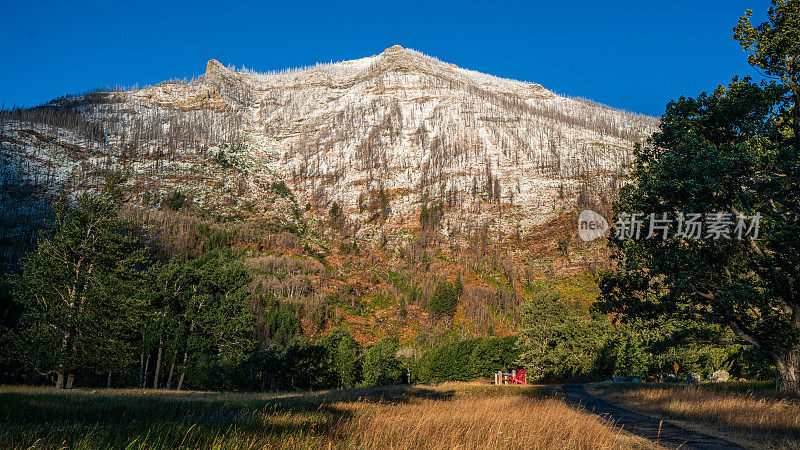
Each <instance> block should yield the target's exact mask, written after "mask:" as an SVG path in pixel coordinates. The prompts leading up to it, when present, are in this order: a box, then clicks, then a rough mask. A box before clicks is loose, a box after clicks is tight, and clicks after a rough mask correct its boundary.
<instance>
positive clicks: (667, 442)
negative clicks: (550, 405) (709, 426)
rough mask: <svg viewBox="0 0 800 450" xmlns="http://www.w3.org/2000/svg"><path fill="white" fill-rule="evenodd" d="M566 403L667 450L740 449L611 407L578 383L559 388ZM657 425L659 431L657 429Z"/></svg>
mask: <svg viewBox="0 0 800 450" xmlns="http://www.w3.org/2000/svg"><path fill="white" fill-rule="evenodd" d="M561 389H562V390H563V392H564V395H565V396H566V398H567V402H568V403H570V404H573V405H579V406H581V407H582V408H585V409H586V411H587V412H592V413H594V414H597V415H599V416H602V417H605V418H607V419H609V420H611V421H613V422H614V423H615V424H616V425H617V426H619V427H622V429H624V430H625V431H628V432H630V433H633V434H635V435H637V436H641V437H643V438H645V439H649V440H651V441H653V442H656V443H658V445H661V446H664V447H668V448H682V449H714V450H717V449H742V448H744V447H741V446H739V445H737V444H734V443H732V442H729V441H726V440H724V439H720V438H716V437H712V436H707V435H705V434H701V433H698V432H696V431H691V430H687V429H685V428H681V427H679V426H677V425H674V424H672V423H669V422H667V421H666V420H665V421H663V422H662V421H660V420H657V419H653V418H652V417H647V416H645V415H643V414H639V413H637V412H634V411H630V410H627V409H624V408H621V407H619V406H616V405H613V404H611V403H609V402H607V401H605V400H602V399H599V398H597V397H594V396H592V395H591V394H589V393H588V392H586V390H585V389H584V388H583V386H582V385H580V384H565V385H562V386H561ZM659 424H660V429H659Z"/></svg>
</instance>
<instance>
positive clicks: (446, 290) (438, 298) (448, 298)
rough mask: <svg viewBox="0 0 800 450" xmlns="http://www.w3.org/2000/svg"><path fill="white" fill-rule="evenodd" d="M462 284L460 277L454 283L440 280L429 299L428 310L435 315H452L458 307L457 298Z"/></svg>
mask: <svg viewBox="0 0 800 450" xmlns="http://www.w3.org/2000/svg"><path fill="white" fill-rule="evenodd" d="M462 290H463V285H461V283H460V279H459V280H458V281H457V282H456V283H455V284H453V283H450V282H447V281H442V282H439V283H437V284H436V289H435V290H434V291H433V295H432V296H431V299H430V301H429V302H428V310H430V312H431V314H433V315H434V316H436V317H441V316H451V317H452V316H453V315H454V314H455V312H456V308H457V307H458V298H459V297H460V296H461V291H462Z"/></svg>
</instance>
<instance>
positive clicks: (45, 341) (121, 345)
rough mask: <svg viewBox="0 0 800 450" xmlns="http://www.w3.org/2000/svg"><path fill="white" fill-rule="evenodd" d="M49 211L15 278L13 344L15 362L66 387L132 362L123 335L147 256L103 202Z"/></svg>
mask: <svg viewBox="0 0 800 450" xmlns="http://www.w3.org/2000/svg"><path fill="white" fill-rule="evenodd" d="M54 212H55V217H54V220H53V223H51V224H50V225H49V227H47V228H46V229H45V230H43V232H42V233H41V237H40V240H39V243H38V245H37V247H36V250H34V251H32V252H31V253H29V254H27V255H26V256H25V258H24V260H23V262H22V270H21V275H20V276H18V277H16V278H15V279H14V280H13V290H14V295H13V297H14V301H15V302H16V303H17V304H18V305H19V307H20V308H21V310H22V315H21V317H20V319H19V324H18V327H17V328H15V329H14V330H12V332H11V333H12V338H11V339H10V342H13V343H14V347H13V349H11V353H12V354H13V357H14V358H15V359H17V360H18V361H20V362H21V363H22V364H23V365H24V366H26V367H28V368H31V369H34V370H36V371H37V372H39V373H42V374H48V375H49V374H55V375H58V385H59V386H60V387H63V381H64V376H65V375H67V374H70V373H73V372H74V371H75V370H77V369H81V368H88V369H95V370H113V369H118V368H120V367H123V366H124V365H125V364H126V363H127V361H129V360H130V355H131V354H132V351H133V348H132V346H131V345H130V342H129V341H128V340H126V337H128V336H129V335H130V334H131V333H132V332H133V330H134V329H135V327H136V325H137V317H136V314H135V311H136V308H137V306H138V305H137V304H136V302H135V300H133V299H131V298H130V296H128V295H127V293H128V291H129V289H130V288H131V284H132V282H133V280H134V279H135V277H136V275H137V272H138V271H139V269H140V268H141V267H142V265H143V264H145V263H146V258H145V249H144V245H143V244H142V241H141V239H140V238H139V234H138V232H137V230H136V229H135V228H134V227H133V226H132V225H131V224H130V223H128V222H125V221H122V220H120V219H118V218H117V215H116V211H115V206H114V205H113V204H112V203H110V202H109V201H107V200H106V199H104V198H102V197H94V196H90V195H88V194H84V195H81V196H79V197H78V198H77V199H76V200H75V201H74V202H69V201H67V200H62V201H60V202H59V203H57V204H56V205H55V207H54Z"/></svg>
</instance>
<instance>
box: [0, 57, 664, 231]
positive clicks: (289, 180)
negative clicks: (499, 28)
mask: <svg viewBox="0 0 800 450" xmlns="http://www.w3.org/2000/svg"><path fill="white" fill-rule="evenodd" d="M114 97H115V101H114V102H103V103H92V102H91V101H90V100H91V98H90V97H88V96H87V97H86V98H83V97H76V98H70V99H69V100H68V101H69V102H71V103H72V104H80V105H81V109H80V112H81V113H82V114H85V116H86V118H87V120H91V121H95V122H97V121H103V120H104V119H107V120H106V121H105V122H106V123H104V124H102V127H101V128H102V129H103V130H104V131H105V133H106V134H107V138H106V139H105V140H104V142H103V144H102V145H103V149H102V157H103V160H102V161H100V160H99V157H98V162H97V164H98V165H100V164H101V162H102V164H106V160H107V161H108V163H110V164H112V165H113V164H118V165H119V166H122V163H121V162H120V161H125V164H127V165H126V167H125V172H126V173H130V182H131V184H136V183H141V184H142V185H147V186H154V185H158V186H159V190H160V191H161V192H156V193H154V194H157V195H159V196H160V195H163V194H166V193H167V192H170V191H173V190H181V191H182V192H185V193H187V194H189V195H190V196H191V197H193V198H194V199H195V200H196V202H197V203H198V204H200V206H201V207H203V208H204V209H207V210H213V211H214V212H215V213H217V214H222V213H225V212H226V211H222V209H223V208H225V209H227V210H228V211H227V212H228V213H230V215H236V214H245V212H246V211H247V210H254V211H265V210H268V211H270V212H271V211H274V210H275V208H273V207H271V205H270V204H269V203H268V202H267V201H266V200H265V199H266V198H267V197H268V195H267V194H269V188H268V187H269V186H270V185H271V183H275V182H279V181H280V182H285V186H286V187H287V188H288V189H289V190H290V191H291V193H292V195H293V198H294V200H296V203H297V204H298V205H303V206H304V205H306V204H308V205H309V206H310V207H311V208H310V210H311V211H312V212H319V213H321V214H322V215H324V214H325V213H327V211H329V210H330V207H331V205H332V204H333V203H334V202H336V203H337V204H338V206H339V207H340V209H341V211H342V214H343V216H344V217H346V218H347V219H348V220H349V221H351V223H353V224H357V225H358V226H359V228H358V231H357V234H358V236H357V237H358V239H359V240H362V239H363V240H366V241H372V243H375V242H377V241H378V240H380V239H381V237H382V236H384V235H385V236H386V238H387V239H388V240H389V241H390V242H389V243H390V246H391V245H396V244H398V243H401V242H397V241H401V240H403V239H408V236H410V235H411V234H410V233H409V230H408V229H409V228H414V227H418V226H419V217H420V211H421V208H422V205H421V199H423V198H425V199H427V202H428V206H429V207H438V210H437V211H441V218H440V220H437V221H436V223H435V224H434V225H435V226H434V228H435V229H436V230H435V231H436V232H438V233H440V234H441V235H444V236H447V237H452V236H463V237H464V239H467V237H469V236H477V235H480V236H484V235H485V234H486V233H485V231H488V232H491V233H492V234H497V235H503V236H509V235H514V236H526V235H528V236H532V235H533V234H534V233H535V232H537V227H540V226H542V225H544V224H547V223H550V222H551V221H554V220H557V219H561V218H562V217H563V216H564V214H565V211H569V210H571V209H572V208H574V207H575V206H578V205H579V204H581V205H582V209H586V208H588V207H590V206H591V205H599V204H601V203H602V204H608V201H609V200H610V199H613V197H614V196H615V195H616V192H617V191H618V189H619V187H620V185H621V182H620V181H619V180H620V179H621V177H620V174H621V172H622V168H623V167H624V166H625V165H626V164H627V163H629V162H630V160H631V150H632V148H633V146H634V145H635V144H636V143H639V142H643V141H644V140H645V139H646V138H647V137H648V136H649V135H650V134H651V133H652V132H653V131H654V130H655V129H656V127H657V123H658V121H657V120H656V119H655V118H652V117H647V116H643V115H639V114H634V113H629V112H626V111H621V110H616V109H613V108H609V107H606V106H603V105H598V104H595V103H592V102H589V101H586V100H582V99H573V98H567V97H563V96H559V95H556V94H555V93H553V92H551V91H549V90H547V89H545V88H544V87H543V86H541V85H539V84H536V83H529V82H522V81H515V80H510V79H504V78H500V77H496V76H491V75H486V74H482V73H479V72H476V71H472V70H467V69H463V68H459V67H455V66H453V65H451V64H447V63H445V62H442V61H439V60H438V59H436V58H433V57H430V56H427V55H424V54H422V53H420V52H417V51H414V50H410V49H405V48H403V47H401V46H393V47H390V48H388V49H386V50H385V51H383V52H382V53H380V54H377V55H373V56H369V57H366V58H361V59H356V60H351V61H342V62H337V63H330V64H318V65H315V66H311V67H306V68H301V69H292V70H283V71H278V72H272V73H255V72H252V71H247V70H241V71H236V70H233V69H230V68H227V67H225V66H223V65H222V64H221V63H220V62H219V61H217V60H214V59H212V60H210V61H208V64H207V65H206V71H205V75H204V77H202V78H201V79H197V80H193V81H192V82H188V83H185V82H183V83H180V82H179V83H161V84H159V85H156V86H151V87H147V88H144V89H136V90H131V91H126V92H119V93H115V94H114ZM66 101H67V100H65V102H66ZM26 127H29V125H22V124H12V123H9V124H6V128H7V129H6V132H7V134H8V135H9V139H11V140H9V141H8V142H25V143H26V145H27V143H28V142H29V141H30V142H32V143H33V144H36V143H35V142H33V140H32V138H29V137H26V136H24V135H22V134H20V133H19V131H22V130H24V129H25V128H26ZM73 128H74V127H73ZM71 130H72V129H65V130H64V133H63V134H62V136H61V138H60V139H62V140H64V141H66V142H65V144H68V145H77V147H81V148H83V147H85V146H87V144H86V142H87V138H84V137H82V136H74V135H71V134H70V133H73V132H72V131H71ZM131 136H136V138H137V146H138V147H137V149H136V150H137V152H138V154H137V155H134V157H133V161H131V157H130V155H129V154H125V152H126V151H127V150H125V148H126V147H129V146H130V137H131ZM89 139H91V136H90V137H89ZM89 144H91V145H94V144H92V143H91V142H90V143H89ZM0 145H11V144H7V143H0ZM36 145H37V146H38V147H43V146H42V145H39V144H36ZM51 147H52V149H51V148H33V146H32V145H31V146H21V147H20V149H15V152H16V153H18V154H19V155H20V156H19V159H21V160H23V159H26V158H27V159H28V160H30V161H32V162H33V163H34V166H33V167H32V168H31V171H36V170H39V169H38V168H37V167H36V166H35V163H36V161H44V160H47V159H49V160H50V161H53V162H54V164H55V165H57V166H58V167H57V170H56V171H55V176H56V177H60V178H62V179H64V180H68V179H70V177H73V176H74V174H75V173H77V172H79V171H84V172H87V170H86V169H85V168H84V166H83V165H81V161H80V160H79V159H77V158H73V157H72V154H64V150H63V148H64V147H63V146H61V147H59V146H55V145H52V146H51ZM3 148H4V151H5V147H3ZM231 149H233V150H231ZM222 150H224V151H225V152H226V154H227V153H232V152H234V151H235V152H236V153H235V156H236V163H237V165H238V166H237V167H241V168H242V170H241V173H246V179H243V180H232V179H231V175H230V174H229V173H223V172H222V171H214V170H212V169H214V167H213V164H209V161H208V157H209V156H208V155H215V154H218V153H219V152H220V151H222ZM26 152H27V153H29V154H28V155H26V154H25V153H26ZM73 153H74V154H78V152H73ZM128 153H130V152H128ZM165 154H166V155H167V157H166V158H162V156H160V155H165ZM90 156H91V152H90ZM123 156H124V157H123ZM154 159H157V160H158V162H157V164H153V163H152V161H153V160H154ZM45 162H47V163H48V164H44V163H43V164H42V167H41V172H42V174H41V175H42V176H43V177H44V176H45V171H47V170H52V164H49V161H45ZM26 167H27V166H26ZM154 167H157V170H156V171H154ZM26 170H27V169H26ZM88 172H91V171H88ZM167 173H168V175H169V176H166V175H164V174H167ZM219 184H222V185H223V186H225V187H226V189H227V188H228V187H231V188H232V189H233V190H234V191H236V195H235V197H234V198H230V199H226V200H225V201H223V200H222V199H221V198H222V197H221V193H220V189H217V190H216V191H215V190H214V188H213V186H216V185H219ZM370 204H374V205H385V207H383V208H382V211H379V213H377V214H376V212H375V211H374V208H372V209H371V208H370V207H369V206H370ZM286 215H287V220H289V221H292V220H294V219H293V215H292V212H291V211H290V212H287V213H286ZM437 219H438V217H437ZM573 226H574V225H573ZM353 227H356V225H353ZM484 230H485V231H484ZM478 232H480V233H478ZM481 239H482V238H481Z"/></svg>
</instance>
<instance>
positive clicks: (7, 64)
mask: <svg viewBox="0 0 800 450" xmlns="http://www.w3.org/2000/svg"><path fill="white" fill-rule="evenodd" d="M0 1H2V3H4V4H3V5H2V9H0V10H2V11H3V16H4V18H3V33H2V34H3V37H2V39H0V104H4V105H5V106H6V107H9V106H12V105H36V104H41V103H44V102H46V101H48V100H50V99H52V98H55V97H58V96H61V95H64V94H67V93H77V92H82V91H85V90H88V89H91V88H93V87H98V86H114V85H124V86H129V85H133V84H134V83H139V84H140V85H144V84H152V83H157V82H159V81H162V80H165V79H169V78H174V77H176V78H183V77H191V76H193V75H199V74H201V73H203V71H204V70H205V64H206V61H207V60H208V59H210V58H215V59H218V60H220V61H221V62H222V63H223V64H226V65H228V64H232V65H235V66H237V67H240V66H242V65H244V66H246V67H248V68H252V69H255V70H258V71H266V70H273V69H281V68H285V67H295V66H302V65H308V64H313V63H315V62H318V61H323V62H327V61H331V60H333V61H339V60H344V59H354V58H360V57H363V56H368V55H372V54H376V53H379V52H380V51H382V50H383V49H384V48H386V47H389V46H391V45H393V44H400V45H402V46H404V47H410V48H414V49H417V50H420V51H422V52H425V53H427V54H430V55H433V56H436V57H438V58H439V59H442V60H444V61H447V62H451V63H454V64H456V65H458V66H461V67H465V68H469V69H474V70H479V71H481V72H486V73H490V74H493V75H498V76H502V77H507V78H514V79H519V80H525V81H534V82H537V83H540V84H542V85H544V86H545V87H546V88H548V89H551V90H553V91H555V92H557V93H561V94H568V95H571V96H581V97H587V98H590V99H593V100H595V101H598V102H601V103H605V104H608V105H611V106H614V107H618V108H623V109H627V110H632V111H637V112H643V113H646V114H652V115H660V114H661V113H662V112H663V110H664V105H665V104H666V103H667V101H668V100H670V99H672V98H677V97H678V96H680V95H681V94H686V95H692V96H694V95H696V94H698V93H699V92H701V91H704V90H711V89H713V88H714V87H716V86H717V85H718V84H724V83H727V81H729V80H730V78H731V77H732V76H733V75H735V74H740V75H752V76H757V73H756V72H755V71H754V70H753V69H752V68H750V67H749V66H748V65H747V63H746V57H745V53H744V52H743V51H742V50H741V48H740V47H739V44H738V43H737V42H736V41H734V40H732V39H731V35H732V31H731V29H732V28H733V26H734V25H735V24H736V22H737V20H738V18H739V16H741V15H742V14H743V13H744V11H745V10H746V9H748V8H750V9H753V11H754V16H755V18H756V19H757V21H758V22H760V21H761V20H763V18H764V16H765V11H766V9H767V7H768V6H769V2H768V1H766V0H759V1H756V0H751V1H743V0H694V1H684V0H669V1H641V0H639V1H597V0H590V1H571V2H570V1H564V0H561V1H551V2H536V1H521V2H517V3H510V2H476V1H467V0H464V1H458V2H435V1H432V0H428V1H423V2H416V1H391V2H383V1H379V0H373V1H371V2H363V3H348V2H343V1H326V2H302V1H275V2H269V1H265V2H247V1H235V0H231V1H227V2H222V1H220V2H208V1H197V2H189V1H180V2H170V1H168V0H165V1H164V2H163V3H162V2H147V1H126V2H121V1H114V0H106V1H102V2H79V1H75V2H67V1H60V2H52V3H48V2H35V1H31V0H22V1H14V0H0Z"/></svg>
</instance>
